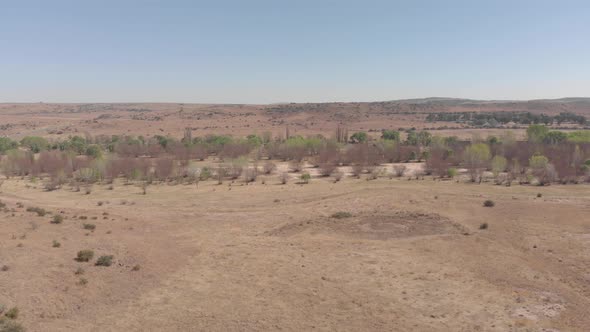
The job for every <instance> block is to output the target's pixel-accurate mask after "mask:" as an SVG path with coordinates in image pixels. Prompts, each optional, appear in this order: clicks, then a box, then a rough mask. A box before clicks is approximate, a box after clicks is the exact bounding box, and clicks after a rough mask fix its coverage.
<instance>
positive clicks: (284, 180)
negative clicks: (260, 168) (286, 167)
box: [279, 172, 289, 184]
mask: <svg viewBox="0 0 590 332" xmlns="http://www.w3.org/2000/svg"><path fill="white" fill-rule="evenodd" d="M279 181H281V184H287V182H288V181H289V174H288V173H287V172H282V173H281V174H280V175H279Z"/></svg>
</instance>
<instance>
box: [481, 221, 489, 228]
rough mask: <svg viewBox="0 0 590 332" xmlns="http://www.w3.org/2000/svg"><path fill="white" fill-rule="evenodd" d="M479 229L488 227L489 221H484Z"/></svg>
mask: <svg viewBox="0 0 590 332" xmlns="http://www.w3.org/2000/svg"><path fill="white" fill-rule="evenodd" d="M479 229H488V223H487V222H484V223H483V224H481V225H479Z"/></svg>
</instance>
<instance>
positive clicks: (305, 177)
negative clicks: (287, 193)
mask: <svg viewBox="0 0 590 332" xmlns="http://www.w3.org/2000/svg"><path fill="white" fill-rule="evenodd" d="M309 180H311V175H309V173H303V174H301V181H303V183H309Z"/></svg>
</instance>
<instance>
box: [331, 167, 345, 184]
mask: <svg viewBox="0 0 590 332" xmlns="http://www.w3.org/2000/svg"><path fill="white" fill-rule="evenodd" d="M332 176H333V177H334V182H340V180H342V178H343V177H344V172H342V171H341V170H339V169H337V170H335V171H334V172H332Z"/></svg>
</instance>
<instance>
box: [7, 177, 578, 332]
mask: <svg viewBox="0 0 590 332" xmlns="http://www.w3.org/2000/svg"><path fill="white" fill-rule="evenodd" d="M147 191H148V192H147V195H141V194H140V193H141V189H140V188H139V187H137V186H133V185H127V186H126V185H124V184H123V183H118V182H117V183H116V184H115V186H114V188H113V190H109V188H108V187H107V186H106V185H104V186H102V185H97V186H94V187H93V190H92V192H91V194H89V195H85V194H84V193H83V192H74V191H71V190H67V189H62V190H58V191H53V192H45V191H43V190H42V188H41V186H40V185H39V184H35V183H31V182H30V181H29V180H22V179H18V178H13V179H10V180H6V181H5V182H4V184H3V186H2V187H1V193H0V200H1V201H2V202H3V203H4V204H6V206H5V208H4V209H3V210H4V211H3V212H1V214H0V265H1V266H6V267H5V268H2V271H0V305H4V306H5V307H6V308H11V307H14V306H16V307H18V309H19V316H18V319H17V320H18V321H19V322H20V323H22V324H23V325H24V326H25V327H26V328H27V330H29V331H244V330H250V331H252V330H267V331H269V330H270V331H278V330H285V331H310V330H318V331H361V330H364V331H378V330H379V331H409V330H413V331H587V330H588V326H590V315H589V313H590V311H589V309H588V308H590V273H589V271H590V225H589V224H588V221H589V220H590V191H589V190H588V186H587V185H571V186H561V185H553V186H548V187H542V188H540V187H533V186H512V187H504V186H494V185H492V184H490V183H483V184H479V185H478V184H467V183H457V182H456V181H438V180H437V181H433V180H432V179H430V178H426V179H425V180H411V181H408V180H407V179H406V178H402V179H398V178H394V179H387V178H379V179H377V180H372V181H367V180H365V179H364V178H363V179H353V178H346V179H344V180H342V181H341V182H339V183H333V182H331V181H328V180H327V179H312V181H311V182H310V183H309V184H306V185H300V184H296V183H295V181H291V182H289V183H288V184H286V185H280V184H279V181H278V179H277V178H276V176H272V177H267V178H266V180H265V181H264V184H263V183H262V181H261V179H259V180H258V181H257V182H256V183H254V184H249V185H245V184H243V183H241V182H234V183H231V182H225V183H224V184H222V185H217V184H216V182H214V181H207V182H201V183H200V184H199V185H198V187H197V186H195V185H174V186H172V185H166V184H161V185H153V186H150V187H149V188H148V189H147ZM538 194H541V195H538ZM538 196H540V197H538ZM485 200H492V201H493V202H495V206H494V207H484V206H483V202H484V201H485ZM29 207H39V208H42V209H45V210H47V211H48V214H46V215H44V216H38V215H37V214H36V213H34V212H28V211H27V208H29ZM338 212H346V213H338ZM347 213H349V214H350V215H348V214H347ZM55 215H61V216H63V222H61V223H60V224H53V223H51V220H53V218H54V217H53V216H55ZM84 224H93V225H94V226H95V229H93V230H91V229H84ZM483 224H486V225H487V228H486V227H485V226H482V225H483ZM87 228H89V226H87ZM54 241H55V242H58V243H59V247H57V246H56V245H55V244H54ZM85 249H88V250H93V251H94V258H93V259H91V260H90V262H78V261H76V260H75V258H76V255H77V252H78V251H80V250H85ZM102 255H113V262H112V265H111V266H96V265H95V262H96V260H97V258H98V257H99V256H102Z"/></svg>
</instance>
